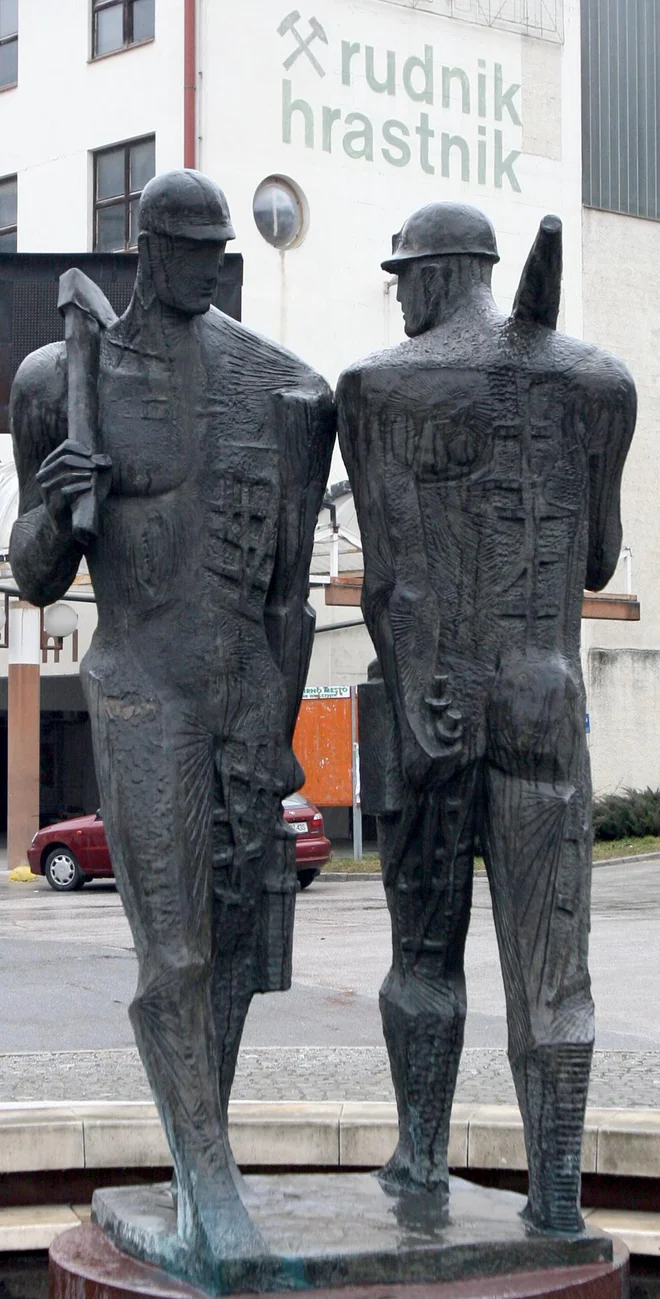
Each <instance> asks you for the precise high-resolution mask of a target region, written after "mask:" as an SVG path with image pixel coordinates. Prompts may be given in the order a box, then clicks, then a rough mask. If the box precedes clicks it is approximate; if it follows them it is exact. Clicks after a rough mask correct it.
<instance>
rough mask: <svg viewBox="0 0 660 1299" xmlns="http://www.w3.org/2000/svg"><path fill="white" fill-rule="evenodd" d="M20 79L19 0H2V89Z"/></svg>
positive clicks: (0, 79)
mask: <svg viewBox="0 0 660 1299" xmlns="http://www.w3.org/2000/svg"><path fill="white" fill-rule="evenodd" d="M17 81H18V0H0V90H2V88H3V86H15V85H16V82H17Z"/></svg>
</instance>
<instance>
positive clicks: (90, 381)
mask: <svg viewBox="0 0 660 1299" xmlns="http://www.w3.org/2000/svg"><path fill="white" fill-rule="evenodd" d="M63 315H64V337H65V339H66V355H67V367H68V372H69V400H68V413H69V437H70V438H73V440H74V441H75V442H80V444H81V446H84V447H85V449H86V450H87V451H89V452H91V454H92V455H94V454H95V453H96V452H97V450H98V444H97V431H98V374H99V352H100V345H101V327H100V325H99V322H98V321H97V320H95V319H94V318H93V316H90V315H89V314H88V312H86V311H84V310H82V309H81V308H80V307H78V306H76V304H75V303H73V302H71V303H69V304H68V305H67V306H66V307H64V309H63ZM71 520H72V526H73V535H74V537H75V539H76V541H78V542H80V544H81V545H83V546H88V545H89V543H90V542H91V541H93V540H94V539H95V537H96V535H97V533H98V500H97V494H96V478H94V479H93V481H92V486H91V487H90V489H89V491H86V492H82V493H81V495H80V496H78V497H77V498H76V501H75V504H74V505H73V508H72V511H71Z"/></svg>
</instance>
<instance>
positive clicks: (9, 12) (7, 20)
mask: <svg viewBox="0 0 660 1299" xmlns="http://www.w3.org/2000/svg"><path fill="white" fill-rule="evenodd" d="M17 31H18V0H0V40H2V38H3V36H15V35H16V33H17Z"/></svg>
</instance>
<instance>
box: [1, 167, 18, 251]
mask: <svg viewBox="0 0 660 1299" xmlns="http://www.w3.org/2000/svg"><path fill="white" fill-rule="evenodd" d="M12 181H13V182H14V184H15V186H16V220H15V221H14V222H13V223H12V224H10V225H8V226H0V235H11V234H14V235H16V240H17V242H18V174H17V173H16V172H14V173H13V174H11V173H10V175H9V176H0V189H2V186H3V185H6V184H11V182H12ZM1 251H2V249H0V252H1Z"/></svg>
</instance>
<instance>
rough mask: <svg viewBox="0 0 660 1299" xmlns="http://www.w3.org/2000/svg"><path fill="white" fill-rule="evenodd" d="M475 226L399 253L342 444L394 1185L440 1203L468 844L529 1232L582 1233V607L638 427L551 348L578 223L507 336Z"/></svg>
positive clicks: (625, 398) (556, 341) (594, 583)
mask: <svg viewBox="0 0 660 1299" xmlns="http://www.w3.org/2000/svg"><path fill="white" fill-rule="evenodd" d="M497 260H498V255H497V248H496V241H495V233H494V231H493V228H492V226H491V224H490V222H489V221H488V219H487V218H486V217H485V216H484V215H483V213H481V212H478V211H477V210H476V209H474V208H469V207H464V206H461V205H458V204H453V203H437V204H432V205H430V206H429V207H427V208H423V209H422V210H421V211H420V212H417V213H415V214H414V216H412V217H411V218H410V219H409V220H408V221H407V222H406V224H405V225H404V227H403V230H402V231H401V233H400V234H399V235H398V236H396V237H395V239H394V249H393V254H392V257H391V258H390V259H388V260H387V261H386V262H384V263H383V266H384V269H386V270H388V271H394V272H395V273H397V274H398V277H399V285H398V299H399V301H400V303H401V305H402V308H403V314H404V319H405V328H406V333H407V334H408V336H409V337H408V340H407V341H406V342H404V343H403V344H401V345H400V346H399V347H395V348H392V349H390V350H388V351H385V352H381V353H378V354H376V355H374V356H370V357H368V358H367V359H366V360H365V361H362V362H360V363H358V364H356V365H353V366H352V367H351V368H350V369H349V370H347V371H346V372H345V373H344V375H343V376H342V378H341V379H340V382H339V389H338V402H339V436H340V443H341V448H342V453H343V456H344V461H345V463H346V467H347V469H348V472H349V475H350V479H351V483H352V486H353V491H354V495H355V501H356V505H357V513H358V519H359V524H360V530H361V534H362V542H363V546H364V559H365V577H364V592H363V600H362V604H363V609H364V615H365V620H366V623H367V626H368V628H369V631H370V633H371V636H372V639H373V641H374V644H375V646H376V650H377V653H378V661H377V663H375V664H374V665H372V669H371V671H370V677H371V680H370V682H369V683H368V684H366V685H364V686H362V687H360V746H361V766H362V782H361V785H362V800H363V807H364V809H365V810H366V811H367V812H371V813H375V814H376V815H377V816H378V818H379V840H380V852H381V861H382V868H383V878H384V883H385V890H386V893H387V900H388V904H389V909H390V913H391V918H392V934H393V963H392V969H391V971H390V973H389V975H388V976H387V978H386V980H385V983H384V984H383V987H382V989H381V998H380V1000H381V1010H382V1016H383V1026H384V1030H385V1038H386V1041H387V1047H388V1051H389V1056H390V1061H391V1066H392V1074H393V1079H394V1087H395V1092H396V1098H397V1105H398V1111H399V1144H398V1148H397V1150H396V1153H395V1154H394V1157H393V1159H392V1160H391V1162H390V1164H389V1165H388V1167H387V1168H386V1169H385V1170H384V1172H383V1174H382V1176H383V1181H384V1183H385V1184H387V1185H390V1186H393V1187H395V1186H399V1187H403V1188H409V1189H412V1188H415V1187H419V1188H426V1189H431V1188H437V1189H438V1191H442V1190H443V1189H444V1190H446V1188H447V1143H448V1137H449V1118H450V1113H451V1105H452V1099H453V1095H454V1089H455V1086H456V1075H457V1070H458V1063H459V1058H460V1054H461V1048H462V1044H463V1027H464V1022H465V1013H466V989H465V977H464V962H463V954H464V948H465V940H466V936H467V931H468V923H469V918H470V905H471V892H472V870H473V859H474V850H475V838H476V836H477V835H479V836H480V839H481V845H482V848H483V853H484V857H485V860H486V866H487V869H488V875H489V880H490V886H491V893H492V899H493V910H494V915H495V924H496V928H497V935H498V942H499V948H500V957H501V962H502V971H503V976H504V983H505V990H506V999H507V1015H508V1025H509V1056H510V1061H511V1067H512V1070H513V1075H514V1080H515V1084H516V1090H517V1094H518V1100H519V1103H520V1108H521V1111H522V1116H523V1123H524V1129H525V1141H526V1146H527V1158H528V1164H529V1173H530V1184H529V1202H528V1205H527V1208H526V1210H525V1213H526V1215H527V1217H528V1218H529V1221H530V1222H532V1223H533V1224H534V1225H535V1226H536V1227H538V1228H539V1229H542V1230H544V1231H549V1232H578V1231H579V1230H580V1229H581V1226H582V1220H581V1217H580V1212H579V1189H580V1148H581V1142H582V1130H583V1122H584V1110H585V1104H586V1097H587V1086H588V1081H589V1071H590V1065H591V1055H592V1049H593V1041H594V1021H593V1004H592V999H591V991H590V981H589V973H588V968H587V941H588V932H589V905H590V903H589V895H590V874H591V788H590V778H589V760H588V753H587V747H586V740H585V693H584V685H583V681H582V673H581V669H580V614H581V608H582V596H583V588H584V587H585V586H587V587H588V588H589V589H591V590H600V589H601V588H602V587H604V586H605V585H606V583H607V582H608V581H609V579H610V578H611V577H612V574H613V573H614V570H615V567H616V564H617V560H618V557H619V550H620V544H621V523H620V518H619V492H620V483H621V474H622V471H623V466H624V461H625V458H626V454H627V451H628V447H629V445H630V440H631V437H632V434H633V429H634V424H635V388H634V385H633V381H632V379H631V377H630V375H629V373H628V371H627V370H626V368H625V366H624V365H622V364H621V362H619V361H617V360H615V359H614V358H613V357H611V356H608V355H607V354H606V353H604V352H602V351H600V350H599V349H598V348H596V347H593V346H591V345H589V344H587V343H583V342H578V341H577V340H576V339H573V338H567V337H565V336H563V335H562V334H558V333H557V332H556V323H557V313H558V310H559V299H560V284H561V262H562V257H561V223H560V222H559V220H558V219H557V218H556V217H546V218H545V219H544V220H543V222H542V223H541V227H540V230H539V233H538V237H537V239H536V242H535V244H534V247H533V249H532V252H531V254H530V257H529V259H528V261H527V264H526V266H525V269H524V271H523V275H522V280H521V283H520V288H519V290H518V294H517V297H516V301H515V304H514V307H513V311H512V314H511V315H510V316H508V317H505V316H503V315H502V314H501V313H500V312H499V310H498V309H497V307H496V305H495V302H494V299H493V296H492V293H491V274H492V268H493V264H494V262H496V261H497Z"/></svg>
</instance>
